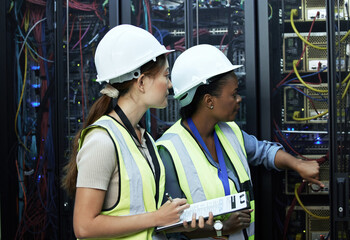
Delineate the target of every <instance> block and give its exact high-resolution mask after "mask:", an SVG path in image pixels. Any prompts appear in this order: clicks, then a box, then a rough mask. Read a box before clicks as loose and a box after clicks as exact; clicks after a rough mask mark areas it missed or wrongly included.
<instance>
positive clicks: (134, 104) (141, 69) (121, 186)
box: [63, 25, 204, 240]
mask: <svg viewBox="0 0 350 240" xmlns="http://www.w3.org/2000/svg"><path fill="white" fill-rule="evenodd" d="M168 52H170V51H169V50H167V49H166V48H165V47H164V46H162V45H161V44H160V43H159V42H158V41H157V40H156V39H155V38H154V37H153V36H152V35H151V34H150V33H148V32H147V31H145V30H143V29H141V28H138V27H135V26H131V25H120V26H117V27H115V28H113V29H111V30H110V31H109V32H108V33H107V34H106V35H105V36H104V37H103V39H102V40H101V41H100V43H99V44H98V46H97V49H96V54H95V64H96V70H97V82H107V84H106V86H105V88H104V89H103V90H102V91H101V93H102V94H103V95H102V96H101V97H100V98H99V99H98V100H97V101H96V103H95V104H94V105H93V106H92V107H91V110H90V112H89V116H88V118H87V121H86V122H85V123H84V126H83V129H82V130H81V131H80V132H79V133H78V134H77V135H76V138H75V140H74V146H73V151H72V152H73V154H72V156H71V160H70V162H69V164H68V165H67V166H66V167H65V176H64V179H63V187H64V188H65V189H66V190H67V191H68V192H69V193H71V194H72V195H75V206H74V217H73V225H74V232H75V235H76V237H78V238H94V239H99V238H103V239H119V238H123V239H149V240H150V239H161V238H162V237H163V238H165V235H163V236H162V235H159V234H158V235H155V234H154V227H156V226H163V225H168V224H172V223H175V222H177V221H179V219H180V218H179V216H180V214H181V212H183V211H184V209H186V208H188V207H189V205H188V204H187V203H186V199H178V198H176V199H174V200H173V201H168V202H166V203H164V205H162V206H161V202H162V199H163V195H164V183H165V170H164V166H163V164H162V161H161V160H160V158H159V155H158V153H157V150H156V147H155V143H154V141H153V139H152V137H151V136H150V134H148V133H147V132H145V129H143V128H142V127H140V125H139V124H138V123H139V121H140V119H141V118H142V116H143V115H144V113H145V112H146V111H147V110H148V109H149V108H164V107H166V106H167V95H168V89H169V88H171V86H172V85H171V82H170V80H169V67H168V61H167V59H166V55H165V54H166V53H168ZM113 99H115V100H116V105H115V106H113V101H112V100H113ZM192 224H193V225H192V228H196V227H197V222H192ZM202 225H204V223H202ZM184 227H187V228H188V229H190V230H191V229H192V228H191V227H190V226H189V225H188V224H186V223H185V224H184Z"/></svg>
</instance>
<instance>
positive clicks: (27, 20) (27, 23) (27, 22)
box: [24, 10, 29, 32]
mask: <svg viewBox="0 0 350 240" xmlns="http://www.w3.org/2000/svg"><path fill="white" fill-rule="evenodd" d="M28 28H29V10H28V11H27V12H26V15H25V16H24V31H26V32H27V31H28Z"/></svg>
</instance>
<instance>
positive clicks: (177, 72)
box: [171, 44, 242, 107]
mask: <svg viewBox="0 0 350 240" xmlns="http://www.w3.org/2000/svg"><path fill="white" fill-rule="evenodd" d="M239 67H242V65H232V64H231V62H230V61H229V60H228V59H227V57H226V56H225V54H224V53H222V52H221V51H220V50H219V49H217V48H216V47H214V46H212V45H208V44H201V45H197V46H194V47H191V48H189V49H187V50H186V51H184V52H183V53H182V54H181V55H180V56H179V57H178V58H177V59H176V61H175V63H174V66H173V69H172V71H171V81H172V84H173V89H174V94H175V95H174V97H175V98H176V99H179V100H180V104H181V106H182V107H184V106H186V105H188V104H190V103H191V101H192V99H193V97H194V94H195V92H196V90H197V88H198V87H199V86H200V85H202V84H207V83H208V79H209V78H211V77H214V76H217V75H219V74H222V73H226V72H229V71H232V70H234V69H236V68H239Z"/></svg>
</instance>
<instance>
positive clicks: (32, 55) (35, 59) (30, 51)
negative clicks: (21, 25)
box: [26, 43, 39, 62]
mask: <svg viewBox="0 0 350 240" xmlns="http://www.w3.org/2000/svg"><path fill="white" fill-rule="evenodd" d="M26 45H27V43H26ZM28 50H29V54H30V56H31V57H32V58H33V60H34V61H35V62H38V61H39V60H38V59H37V58H36V57H35V56H34V54H33V52H32V50H31V49H30V48H29V49H28Z"/></svg>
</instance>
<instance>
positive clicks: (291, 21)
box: [290, 9, 350, 50]
mask: <svg viewBox="0 0 350 240" xmlns="http://www.w3.org/2000/svg"><path fill="white" fill-rule="evenodd" d="M294 14H295V15H296V16H297V15H298V10H297V9H292V10H291V11H290V24H291V25H292V28H293V30H294V32H295V33H296V35H298V37H299V38H300V39H301V40H302V41H303V42H304V43H305V44H307V45H309V46H310V47H313V48H316V49H318V50H327V47H320V46H316V45H314V44H312V43H310V42H309V41H307V40H306V39H305V38H304V37H303V36H301V34H300V33H299V31H298V30H297V28H296V27H295V25H294ZM349 34H350V30H349V31H348V32H347V33H346V34H345V36H344V37H342V38H341V39H340V42H343V41H344V40H345V39H346V38H347V37H348V36H349ZM338 44H339V43H336V45H338Z"/></svg>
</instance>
